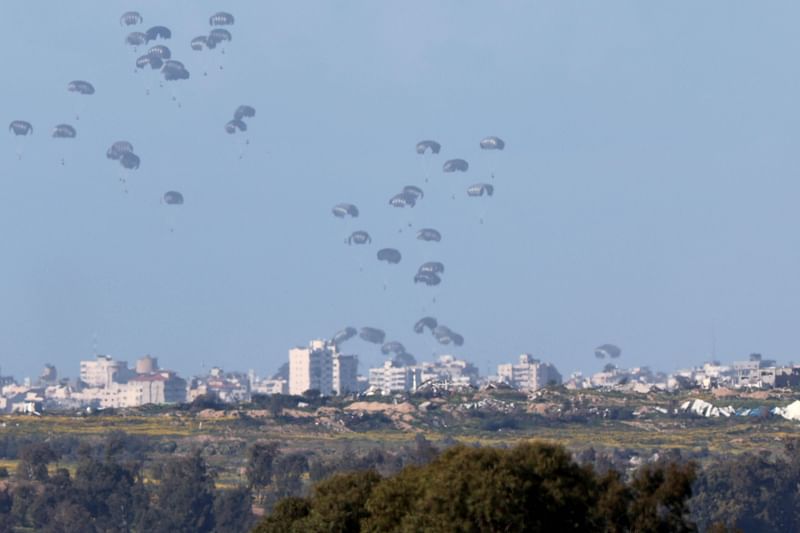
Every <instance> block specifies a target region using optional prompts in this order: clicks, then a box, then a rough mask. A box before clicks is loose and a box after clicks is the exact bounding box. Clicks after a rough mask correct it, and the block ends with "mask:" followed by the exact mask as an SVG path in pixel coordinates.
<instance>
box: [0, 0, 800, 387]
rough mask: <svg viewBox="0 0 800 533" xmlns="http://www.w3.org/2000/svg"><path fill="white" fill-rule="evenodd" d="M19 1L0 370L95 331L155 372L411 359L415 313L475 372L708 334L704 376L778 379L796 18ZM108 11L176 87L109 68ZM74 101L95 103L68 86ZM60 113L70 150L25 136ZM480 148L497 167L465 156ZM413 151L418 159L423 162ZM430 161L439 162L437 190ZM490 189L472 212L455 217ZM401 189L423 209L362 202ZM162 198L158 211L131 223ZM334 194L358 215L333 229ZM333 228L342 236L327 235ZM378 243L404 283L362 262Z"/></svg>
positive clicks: (552, 8) (658, 363) (674, 10)
mask: <svg viewBox="0 0 800 533" xmlns="http://www.w3.org/2000/svg"><path fill="white" fill-rule="evenodd" d="M40 7H41V6H40ZM40 7H36V8H35V7H33V6H32V4H31V3H30V2H27V1H21V0H8V1H7V2H4V5H3V10H4V13H5V15H4V17H5V20H6V21H7V22H8V24H6V26H5V27H4V30H3V36H4V39H3V40H4V46H3V47H2V50H1V51H0V54H1V55H2V65H3V69H4V73H5V75H4V83H2V84H0V101H2V103H3V106H2V116H3V119H4V120H5V124H7V123H9V122H10V121H11V120H14V119H26V120H29V121H30V122H32V123H33V125H34V128H36V129H35V133H34V135H33V136H32V137H29V138H24V139H23V138H15V137H14V136H13V135H11V134H10V133H7V134H6V137H5V141H4V142H3V143H2V151H0V232H2V251H3V253H2V261H0V363H1V364H2V371H3V373H5V374H7V373H14V374H17V375H18V377H19V376H21V375H23V374H30V375H36V374H37V373H38V371H39V368H40V367H41V365H43V364H44V363H46V362H51V363H54V364H56V365H57V366H58V368H59V370H60V372H61V373H62V374H67V375H71V376H74V375H76V374H77V371H78V360H79V359H80V358H84V357H87V356H91V355H92V353H93V344H94V341H93V339H94V338H95V335H96V336H97V348H98V350H99V351H100V352H101V353H109V354H112V355H114V356H116V357H119V358H123V359H127V360H129V361H132V360H134V359H135V358H136V357H138V356H141V355H143V354H145V353H150V354H153V355H154V356H157V357H159V358H160V361H161V363H162V366H168V367H172V368H174V369H177V370H179V371H181V372H182V373H185V374H189V373H195V372H200V371H201V370H202V367H203V365H205V367H206V368H208V367H210V366H212V365H215V364H216V365H221V366H223V367H225V368H226V369H242V370H245V369H247V368H255V369H256V370H257V371H258V372H260V373H262V374H264V373H267V372H271V371H272V370H274V369H275V368H276V367H277V366H278V365H279V364H281V363H282V362H283V361H285V360H286V359H287V350H288V349H289V348H290V347H292V346H294V345H297V344H304V343H306V342H307V341H308V340H310V339H312V338H318V337H326V336H330V335H332V334H333V333H334V332H335V331H337V330H339V329H341V328H342V327H344V326H347V325H353V326H363V325H370V326H377V327H382V328H384V329H385V330H386V331H387V334H388V337H389V339H397V340H400V341H402V342H404V343H405V344H406V346H407V348H408V349H409V351H411V352H412V353H414V354H416V355H417V357H418V358H420V359H424V358H428V357H429V356H430V355H431V354H432V353H433V352H434V351H437V353H445V352H447V351H448V350H446V349H444V350H443V349H442V347H438V346H437V345H436V343H435V342H434V340H433V339H432V338H431V337H429V336H417V335H415V334H414V333H413V332H412V330H411V326H412V325H413V323H414V322H415V321H416V320H417V319H418V318H420V317H421V316H423V315H426V314H432V315H434V316H436V317H438V318H439V319H440V321H441V322H443V323H445V324H447V325H448V326H450V327H451V328H452V329H454V330H456V331H458V332H460V333H462V334H463V335H464V336H465V338H466V344H465V345H464V346H463V348H460V349H457V350H456V352H455V353H456V354H457V355H460V356H463V357H466V358H468V359H471V360H474V361H475V362H477V363H478V364H479V366H480V370H481V372H486V371H487V368H488V367H489V365H492V368H494V366H493V365H495V364H497V363H499V362H502V361H508V360H512V359H515V358H516V356H517V355H518V354H519V353H521V352H531V353H534V354H536V355H538V356H541V357H542V358H544V359H547V360H550V361H552V362H554V363H555V364H556V365H557V367H558V368H559V369H560V370H561V371H562V373H563V374H568V373H569V372H571V371H574V370H576V369H583V370H586V371H588V370H594V369H596V368H598V367H599V366H600V365H601V364H602V363H601V362H598V361H596V360H595V359H594V357H593V354H592V350H593V348H594V347H595V346H596V345H598V344H602V343H607V342H611V343H616V344H619V345H620V346H621V347H622V348H623V356H622V359H621V360H620V362H621V364H627V365H634V364H649V365H653V366H655V367H658V368H661V369H665V370H672V369H675V368H677V367H680V366H685V365H690V364H694V363H700V362H701V361H703V360H704V359H706V358H708V357H709V356H710V354H711V351H712V337H713V335H712V330H716V338H717V344H716V345H717V355H718V357H719V358H721V359H724V360H730V359H735V358H742V357H746V356H747V354H748V353H750V352H753V351H760V352H762V353H763V354H764V355H765V356H767V357H774V358H777V359H779V360H783V361H786V360H789V359H792V358H795V359H800V357H798V355H797V344H798V343H797V333H796V332H797V331H798V318H800V305H799V302H800V299H799V298H798V296H800V281H798V280H799V279H800V276H799V274H800V247H799V246H798V245H799V244H800V243H799V242H798V240H800V239H798V227H800V209H798V208H797V205H798V194H800V186H798V176H799V175H800V168H799V167H800V151H798V150H797V141H798V123H799V122H798V119H800V113H799V112H798V109H800V108H799V107H798V99H799V98H800V97H799V96H798V95H800V75H798V73H799V72H800V67H798V61H797V58H798V57H800V33H798V32H797V24H796V21H797V20H798V17H800V5H797V3H796V2H789V1H776V2H770V3H769V4H768V5H765V4H763V3H754V2H744V1H739V2H730V1H727V0H726V1H708V2H702V3H697V2H669V3H661V5H657V3H653V2H648V3H642V2H637V1H629V2H619V1H608V2H578V1H565V0H558V1H551V2H538V1H536V2H534V1H531V0H519V1H502V2H501V1H498V2H487V1H480V2H479V1H472V0H449V1H439V2H422V1H404V2H376V1H374V0H363V1H349V2H343V1H300V2H255V1H253V2H233V1H228V2H211V1H207V0H171V1H169V2H164V1H163V0H139V1H129V2H120V1H113V2H108V1H100V0H96V1H83V0H74V1H70V2H58V1H51V2H47V9H48V10H49V12H48V14H47V16H44V15H43V14H42V12H41V9H40ZM130 9H135V10H138V11H140V12H141V13H142V15H143V16H144V19H145V24H144V27H145V28H146V27H149V26H150V25H155V24H163V25H166V26H168V27H170V28H171V29H172V30H173V39H172V41H171V42H167V43H166V44H167V45H168V46H170V47H171V48H172V51H173V56H174V58H175V59H179V60H181V61H183V62H184V63H185V64H186V66H187V67H188V69H189V70H190V71H191V73H192V78H191V79H190V80H188V81H185V82H177V83H175V84H166V86H165V87H159V76H158V74H157V73H156V72H150V71H148V72H139V73H134V61H135V58H136V57H137V55H140V54H142V53H144V49H141V48H140V50H139V51H138V53H136V52H134V51H133V50H132V49H130V48H129V47H126V46H125V45H124V44H123V40H124V37H125V35H126V33H127V31H129V30H128V29H125V28H122V27H121V26H120V25H119V22H118V19H119V16H120V15H121V14H122V12H124V11H126V10H130ZM217 10H228V11H231V12H232V13H233V14H234V15H235V17H236V24H235V26H233V27H232V28H231V32H232V33H233V42H232V43H230V44H229V45H228V46H226V47H225V54H224V55H223V54H221V53H220V51H215V52H211V53H209V52H203V53H198V52H193V51H192V50H190V48H189V44H188V43H189V40H190V39H191V38H192V37H194V36H196V35H200V34H203V33H206V32H208V30H209V26H208V17H209V15H211V14H212V13H213V12H215V11H217ZM220 65H221V66H223V68H224V70H220V69H219V66H220ZM204 71H205V72H208V75H207V76H203V72H204ZM74 79H86V80H89V81H91V82H92V83H93V84H94V85H95V87H96V89H97V93H96V94H95V95H94V96H90V97H82V96H79V95H76V94H73V93H68V92H67V90H66V86H67V83H68V82H69V81H71V80H74ZM148 89H149V90H150V93H151V94H150V95H149V96H147V95H146V91H147V90H148ZM173 97H174V98H175V99H176V100H175V101H173V100H172V98H173ZM178 103H180V107H178ZM243 103H247V104H251V105H253V106H255V107H256V109H257V111H258V113H257V116H256V117H255V118H253V119H251V120H249V124H250V129H249V131H248V133H247V134H246V135H235V136H229V135H226V134H225V132H224V130H223V125H224V124H225V122H227V121H228V120H229V119H230V118H231V115H232V113H233V110H234V109H235V108H236V107H237V106H238V105H239V104H243ZM76 114H79V116H80V120H75V116H76ZM61 122H67V123H72V124H73V125H74V126H75V127H76V128H77V130H78V137H77V138H76V139H74V140H60V139H52V138H50V136H49V135H50V130H51V129H52V127H53V126H54V125H55V124H58V123H61ZM486 135H499V136H501V137H502V138H504V139H505V141H506V143H507V147H506V150H505V151H503V152H499V153H497V152H496V153H486V152H483V153H482V152H481V151H480V149H479V148H478V141H479V140H480V139H481V138H482V137H484V136H486ZM424 138H432V139H436V140H438V141H439V142H441V143H442V145H443V149H442V153H441V154H440V155H439V156H437V157H435V158H429V161H427V162H425V161H424V158H420V157H419V156H418V155H417V154H416V153H415V151H414V145H415V144H416V142H417V141H419V140H421V139H424ZM121 139H126V140H129V141H131V142H132V143H133V144H134V146H135V148H136V152H137V153H138V154H139V155H140V157H141V159H142V166H141V168H140V169H139V170H138V171H134V172H131V173H129V176H128V178H129V179H128V186H129V193H128V194H124V192H123V186H122V185H121V184H120V182H119V181H118V180H119V178H120V177H123V176H122V173H121V172H120V170H121V169H120V167H119V165H117V164H116V163H115V162H114V161H110V160H108V159H106V157H105V150H106V148H107V147H108V146H109V145H110V144H111V143H112V142H114V141H117V140H121ZM245 139H249V141H250V144H249V145H245V144H244V142H245ZM18 148H19V149H23V150H24V151H23V154H22V159H21V160H19V159H18V158H17V154H16V150H17V149H18ZM242 152H244V153H243V157H242V158H241V159H239V155H240V153H242ZM451 157H463V158H465V159H467V160H469V161H470V164H471V168H470V171H469V172H468V173H467V174H466V175H451V174H447V175H445V174H443V173H442V172H441V170H440V169H441V164H442V163H443V162H444V160H445V159H448V158H451ZM62 158H63V159H64V163H65V164H64V165H63V166H62V165H61V164H60V160H61V159H62ZM426 165H427V166H426ZM492 169H493V170H494V172H495V176H496V177H495V180H494V181H493V184H494V185H495V187H496V193H495V196H494V197H492V198H489V199H487V198H482V199H475V198H467V197H466V195H465V192H464V190H465V188H466V187H467V186H468V185H471V184H472V183H476V182H480V181H487V180H489V173H490V171H491V170H492ZM426 172H428V174H429V175H430V181H429V182H428V183H426V182H425V174H426ZM408 184H414V185H419V186H421V187H423V189H425V191H426V193H427V194H426V196H425V198H424V199H423V200H422V201H421V202H420V203H418V204H417V207H415V208H414V209H413V210H408V209H406V210H398V209H395V208H392V207H390V206H389V205H388V204H387V202H388V199H389V198H390V197H391V196H392V195H393V194H395V193H396V192H398V191H399V190H400V189H402V187H403V186H404V185H408ZM170 189H176V190H179V191H181V192H182V193H183V194H184V196H185V198H186V204H185V205H183V206H181V207H177V208H171V207H167V206H165V205H162V204H160V203H159V199H160V197H161V195H162V194H163V193H164V192H165V191H167V190H170ZM452 195H455V196H456V199H455V200H453V199H452V198H451V196H452ZM345 201H346V202H353V203H355V204H357V205H358V207H359V208H360V210H361V217H360V218H358V219H357V220H355V221H342V220H338V219H334V217H333V216H332V215H331V212H330V208H331V207H332V206H333V205H334V204H336V203H338V202H345ZM481 218H483V220H484V223H483V224H481V223H480V219H481ZM409 223H411V224H413V225H414V227H415V228H419V227H423V226H430V227H435V228H438V229H440V230H441V231H442V233H443V235H444V238H443V241H442V243H441V244H440V245H435V244H426V243H421V242H419V241H416V240H415V239H414V229H411V228H408V226H407V224H409ZM170 228H173V229H174V231H170ZM355 229H366V230H368V231H369V232H370V233H371V234H372V235H373V239H374V241H373V244H372V245H371V246H370V247H368V248H366V247H365V248H359V247H350V246H346V245H345V244H343V240H344V239H345V237H346V236H347V235H348V234H349V232H351V231H353V230H355ZM400 229H403V231H402V233H401V232H400V231H399V230H400ZM383 246H392V247H396V248H398V249H400V250H401V252H403V254H404V258H403V262H402V263H400V264H399V265H396V266H388V265H385V264H383V263H378V262H377V260H376V259H375V253H376V252H377V250H378V249H379V248H381V247H383ZM426 260H441V261H442V262H444V263H445V265H446V267H447V270H446V272H445V274H444V277H443V283H442V285H441V286H440V287H439V288H437V289H431V288H428V287H423V286H420V285H417V286H415V285H414V284H413V282H412V279H413V275H414V272H415V270H416V267H417V266H418V265H419V264H420V263H421V262H423V261H426ZM384 286H386V288H385V290H384ZM434 296H435V297H436V303H433V302H432V298H433V297H434ZM346 346H347V348H348V350H349V351H354V352H356V353H358V354H359V355H360V356H361V358H362V361H363V362H365V363H366V364H368V365H369V364H377V363H379V362H380V361H381V360H382V357H381V355H380V352H379V350H378V349H377V348H376V347H374V346H372V345H368V344H365V343H363V342H362V341H358V340H355V341H353V342H352V343H350V344H349V345H346Z"/></svg>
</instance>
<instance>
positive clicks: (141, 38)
mask: <svg viewBox="0 0 800 533" xmlns="http://www.w3.org/2000/svg"><path fill="white" fill-rule="evenodd" d="M125 44H129V45H131V46H141V45H143V44H147V35H145V34H144V33H142V32H140V31H134V32H131V33H129V34H128V36H127V37H125Z"/></svg>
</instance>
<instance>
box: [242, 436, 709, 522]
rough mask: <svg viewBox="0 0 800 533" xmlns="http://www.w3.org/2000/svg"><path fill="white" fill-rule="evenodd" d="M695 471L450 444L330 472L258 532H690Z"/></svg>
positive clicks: (544, 448)
mask: <svg viewBox="0 0 800 533" xmlns="http://www.w3.org/2000/svg"><path fill="white" fill-rule="evenodd" d="M693 479H694V465H693V464H691V463H686V464H676V463H666V462H665V463H660V464H657V465H649V466H646V467H643V468H642V469H641V471H640V472H639V473H638V474H637V475H636V477H635V478H634V480H633V481H632V482H631V483H629V484H627V483H625V482H624V481H623V478H622V476H621V475H619V474H618V473H616V472H614V471H609V472H608V473H606V474H604V475H603V476H602V477H598V475H597V474H596V473H595V471H594V470H593V469H592V467H591V466H581V465H579V464H578V463H576V462H575V461H574V460H573V459H572V457H571V456H570V454H569V453H568V452H567V451H566V450H565V449H564V448H563V447H561V446H557V445H552V444H546V443H526V444H521V445H519V446H516V447H515V448H512V449H509V450H501V449H494V448H479V449H476V448H467V447H464V446H455V447H453V448H450V449H448V450H446V451H445V452H443V453H442V454H441V455H440V456H438V457H437V458H436V459H434V460H433V461H432V462H430V463H428V464H427V465H424V466H416V465H411V466H407V467H406V468H404V469H403V470H402V471H401V472H400V473H399V474H397V475H395V476H393V477H390V478H385V479H382V478H380V476H378V474H377V473H375V472H370V471H367V472H363V471H362V472H357V473H350V474H339V475H334V476H333V477H331V478H329V479H327V480H325V481H323V482H321V483H319V484H317V485H316V486H315V488H314V489H313V490H312V493H311V496H310V497H309V498H307V499H298V498H292V499H286V500H282V501H281V502H279V503H278V504H277V505H276V506H275V510H274V511H273V513H272V514H271V515H270V516H269V517H268V518H267V519H266V520H264V521H263V522H262V524H261V525H260V527H259V529H258V530H257V531H259V532H261V533H270V532H273V531H282V532H283V531H287V532H294V531H303V532H306V531H307V532H323V531H324V532H344V531H363V532H372V533H378V532H381V533H383V532H397V533H401V532H410V531H426V532H432V533H438V532H478V531H535V532H538V531H541V532H549V531H557V532H559V533H562V532H567V531H605V532H608V533H613V532H627V531H631V532H662V531H663V532H673V531H675V532H692V531H695V530H696V528H695V526H694V524H693V523H692V522H691V521H690V520H689V519H688V512H687V511H688V507H687V503H686V502H687V500H688V498H689V496H690V495H691V484H692V481H693Z"/></svg>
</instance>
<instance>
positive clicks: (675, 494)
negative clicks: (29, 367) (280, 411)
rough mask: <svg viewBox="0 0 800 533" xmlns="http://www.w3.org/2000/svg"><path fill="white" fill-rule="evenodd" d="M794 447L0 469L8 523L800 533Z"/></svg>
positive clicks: (98, 447) (201, 448)
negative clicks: (223, 468)
mask: <svg viewBox="0 0 800 533" xmlns="http://www.w3.org/2000/svg"><path fill="white" fill-rule="evenodd" d="M798 443H800V441H789V442H787V443H786V445H785V449H784V450H783V451H782V452H781V453H775V454H772V453H766V452H765V453H759V454H744V455H740V456H735V457H731V456H727V457H726V456H717V457H716V458H713V457H712V458H709V457H708V456H705V455H704V456H702V458H701V459H702V460H701V461H697V457H694V456H687V455H684V454H682V453H681V452H678V451H674V450H673V451H666V452H663V451H662V452H661V453H659V454H658V455H657V456H656V455H654V456H653V457H651V458H650V459H648V460H646V461H645V464H644V465H642V466H635V465H636V464H637V462H636V461H631V458H632V457H636V456H635V455H634V454H633V452H632V451H626V450H615V451H612V452H602V453H601V452H595V451H594V450H592V449H589V450H584V451H583V452H581V453H579V454H576V455H575V456H573V455H571V454H569V453H568V452H567V451H566V450H565V449H563V448H562V447H559V446H556V445H551V444H542V443H534V444H524V445H521V446H517V447H514V448H505V449H501V448H481V447H475V446H473V447H465V446H463V445H460V444H458V443H456V442H455V441H453V440H449V441H440V442H438V443H436V445H434V444H433V443H431V442H430V441H428V440H427V439H425V438H424V437H423V436H422V435H418V436H417V437H416V439H415V440H414V441H412V442H411V443H409V444H407V445H405V446H399V447H393V448H391V449H385V448H383V447H380V446H373V447H368V448H361V447H356V446H346V445H345V446H344V447H343V448H342V447H340V448H338V449H337V450H335V451H334V450H317V451H310V450H305V449H298V448H291V447H287V446H286V445H285V444H284V445H281V444H278V443H276V442H271V441H261V442H252V443H250V444H243V443H240V444H237V445H234V443H225V442H223V441H220V442H218V443H216V444H215V445H214V447H213V448H212V447H209V446H208V445H198V446H197V447H195V448H193V449H186V448H182V447H181V448H178V449H176V444H175V443H174V442H171V441H164V440H160V439H155V438H150V437H145V436H131V435H127V434H125V433H122V432H112V433H110V434H108V435H106V437H104V438H103V439H102V440H101V441H93V442H91V444H89V443H88V442H86V441H84V440H82V439H80V438H75V437H73V436H69V435H64V436H54V437H51V438H48V439H43V440H37V439H34V438H31V437H28V436H14V435H3V436H2V437H0V459H7V460H15V461H16V467H15V468H14V469H10V471H7V470H5V469H3V468H0V532H2V531H44V532H62V531H63V532H73V531H81V532H88V533H93V532H155V533H159V532H209V533H211V532H223V531H224V532H231V533H237V532H245V531H249V530H252V529H253V528H256V530H257V531H260V532H272V531H288V532H292V531H311V532H313V531H334V532H335V531H342V532H344V531H348V532H349V531H369V532H378V531H397V532H401V531H434V532H435V531H558V530H559V529H564V530H571V531H576V530H580V531H606V532H624V531H631V532H634V531H641V532H644V531H664V532H667V531H716V532H723V531H731V532H732V531H747V532H768V531H769V532H771V531H800V444H798ZM222 449H226V450H227V449H230V450H232V451H233V452H235V454H236V455H233V456H230V457H228V456H226V457H225V458H224V460H225V461H229V460H232V461H233V462H232V463H226V464H228V465H229V466H228V469H227V471H228V474H229V475H228V478H227V479H225V481H224V482H223V481H222V480H221V478H220V474H219V472H218V471H217V470H218V468H217V467H214V466H212V465H213V464H214V463H215V461H214V460H215V458H216V459H217V460H218V459H219V458H220V457H219V455H215V454H218V453H219V450H222ZM217 464H219V463H217ZM233 471H236V475H233V477H231V472H233ZM261 513H265V517H264V518H261V517H260V516H259V515H260V514H261Z"/></svg>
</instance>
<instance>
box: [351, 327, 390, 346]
mask: <svg viewBox="0 0 800 533" xmlns="http://www.w3.org/2000/svg"><path fill="white" fill-rule="evenodd" d="M358 336H359V337H361V338H362V339H364V340H365V341H367V342H371V343H373V344H383V341H384V340H385V339H386V333H384V331H383V330H382V329H378V328H369V327H364V328H361V331H360V332H359V334H358Z"/></svg>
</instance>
